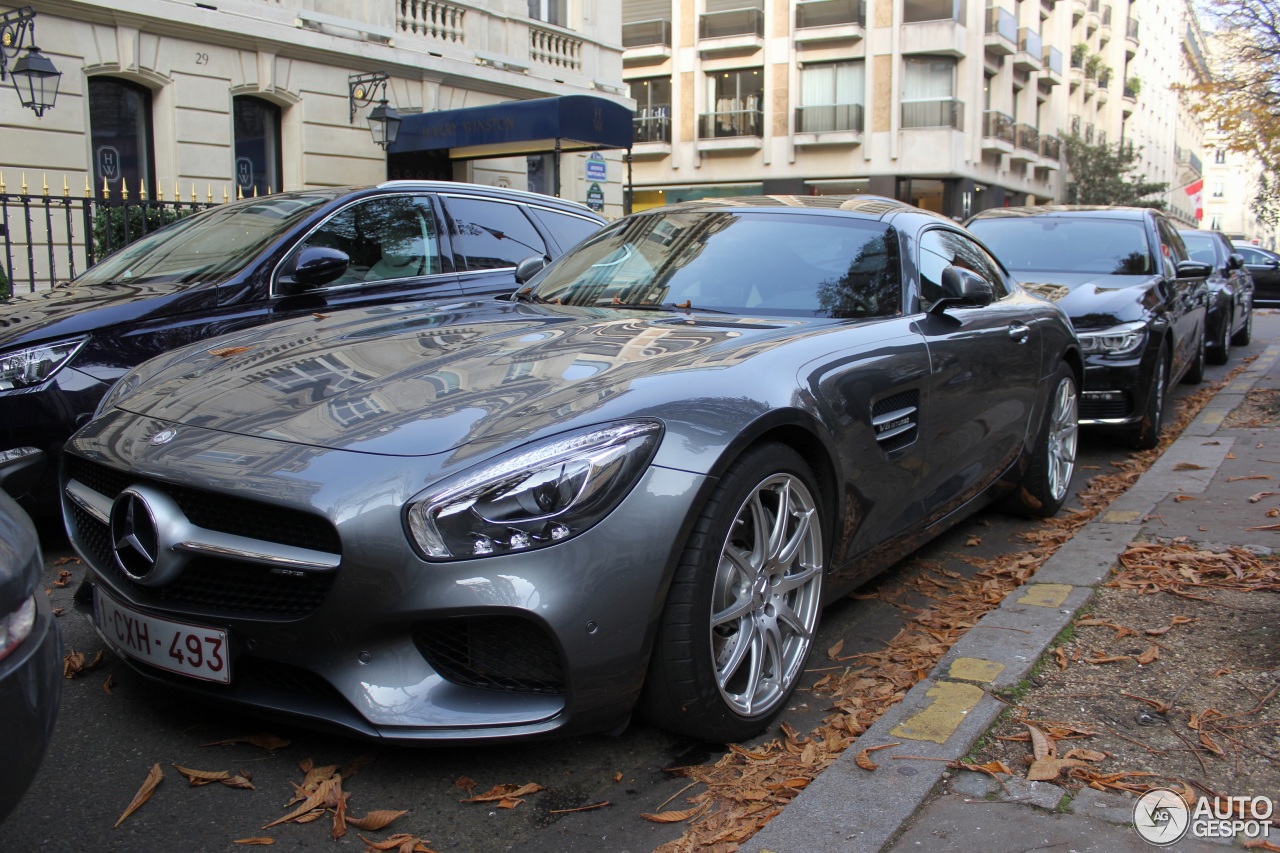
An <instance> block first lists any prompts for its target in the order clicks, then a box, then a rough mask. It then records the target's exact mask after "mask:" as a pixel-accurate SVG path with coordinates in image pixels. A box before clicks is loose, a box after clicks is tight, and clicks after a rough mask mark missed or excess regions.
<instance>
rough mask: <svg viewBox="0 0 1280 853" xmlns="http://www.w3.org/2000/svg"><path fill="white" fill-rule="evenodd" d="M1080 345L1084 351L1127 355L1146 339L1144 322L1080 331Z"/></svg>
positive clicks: (1139, 347) (1135, 350)
mask: <svg viewBox="0 0 1280 853" xmlns="http://www.w3.org/2000/svg"><path fill="white" fill-rule="evenodd" d="M1079 338H1080V347H1081V348H1082V349H1083V350H1084V351H1085V352H1086V353H1103V354H1105V355H1129V354H1130V353H1133V352H1137V351H1138V350H1139V349H1141V348H1142V345H1143V344H1144V343H1146V340H1147V324H1146V323H1121V324H1120V325H1119V326H1112V327H1111V328H1110V329H1102V330H1101V331H1097V332H1080V333H1079Z"/></svg>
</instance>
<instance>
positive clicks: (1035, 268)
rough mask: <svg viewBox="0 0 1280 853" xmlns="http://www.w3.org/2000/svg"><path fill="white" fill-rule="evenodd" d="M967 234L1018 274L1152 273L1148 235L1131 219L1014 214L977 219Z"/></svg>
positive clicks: (1136, 221)
mask: <svg viewBox="0 0 1280 853" xmlns="http://www.w3.org/2000/svg"><path fill="white" fill-rule="evenodd" d="M969 230H970V231H972V232H973V233H974V234H976V235H978V238H979V239H981V240H982V242H984V243H986V244H987V247H988V248H989V249H991V251H993V252H995V254H996V257H998V258H999V259H1000V260H1001V261H1002V262H1003V263H1004V265H1005V266H1006V267H1007V268H1008V269H1011V270H1016V271H1018V272H1020V273H1026V272H1080V273H1092V274H1100V275H1150V274H1151V272H1152V271H1153V270H1154V269H1155V265H1154V263H1153V262H1152V258H1151V252H1150V250H1149V249H1148V248H1147V233H1146V229H1145V228H1144V227H1143V225H1142V223H1141V222H1139V221H1138V220H1133V219H1104V218H1101V217H1083V216H1082V217H1068V216H1016V217H1015V216H1010V217H993V218H991V219H975V220H973V221H972V222H970V223H969Z"/></svg>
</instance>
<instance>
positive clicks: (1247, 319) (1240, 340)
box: [1231, 300, 1253, 347]
mask: <svg viewBox="0 0 1280 853" xmlns="http://www.w3.org/2000/svg"><path fill="white" fill-rule="evenodd" d="M1251 340H1253V300H1250V301H1249V304H1248V305H1246V306H1245V312H1244V326H1242V327H1241V328H1240V331H1238V332H1236V333H1235V334H1234V335H1232V336H1231V343H1232V344H1233V345H1234V346H1238V347H1242V346H1245V345H1246V344H1248V343H1249V341H1251Z"/></svg>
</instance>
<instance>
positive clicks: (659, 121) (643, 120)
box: [628, 77, 671, 142]
mask: <svg viewBox="0 0 1280 853" xmlns="http://www.w3.org/2000/svg"><path fill="white" fill-rule="evenodd" d="M628 87H629V89H630V92H629V94H630V95H631V97H632V98H634V99H635V102H636V116H635V119H634V124H635V137H634V138H635V141H636V142H670V141H671V78H670V77H646V78H644V79H643V80H632V81H630V83H629V84H628Z"/></svg>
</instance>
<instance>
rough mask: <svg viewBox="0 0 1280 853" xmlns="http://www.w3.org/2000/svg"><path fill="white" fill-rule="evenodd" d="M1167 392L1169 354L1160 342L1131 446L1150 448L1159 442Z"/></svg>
mask: <svg viewBox="0 0 1280 853" xmlns="http://www.w3.org/2000/svg"><path fill="white" fill-rule="evenodd" d="M1168 392H1169V355H1168V349H1167V348H1166V346H1165V344H1163V343H1161V344H1160V352H1159V353H1158V354H1157V355H1156V374H1155V376H1154V377H1153V378H1152V380H1151V391H1150V393H1149V394H1148V395H1147V407H1146V409H1145V410H1144V411H1143V413H1142V420H1141V421H1140V422H1139V423H1138V425H1137V427H1136V428H1135V429H1134V432H1133V446H1134V447H1135V448H1137V449H1138V450H1150V449H1151V448H1153V447H1155V446H1156V445H1158V444H1159V443H1160V430H1161V429H1163V428H1164V398H1165V395H1166V394H1168Z"/></svg>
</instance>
